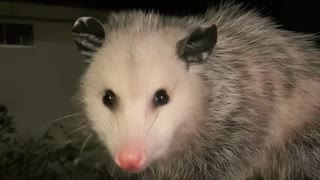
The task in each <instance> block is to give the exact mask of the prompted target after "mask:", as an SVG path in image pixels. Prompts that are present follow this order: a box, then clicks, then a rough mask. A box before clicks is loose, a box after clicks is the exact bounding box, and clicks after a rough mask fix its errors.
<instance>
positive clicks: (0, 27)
mask: <svg viewBox="0 0 320 180" xmlns="http://www.w3.org/2000/svg"><path fill="white" fill-rule="evenodd" d="M3 28H4V25H3V24H0V44H3V43H4V30H3Z"/></svg>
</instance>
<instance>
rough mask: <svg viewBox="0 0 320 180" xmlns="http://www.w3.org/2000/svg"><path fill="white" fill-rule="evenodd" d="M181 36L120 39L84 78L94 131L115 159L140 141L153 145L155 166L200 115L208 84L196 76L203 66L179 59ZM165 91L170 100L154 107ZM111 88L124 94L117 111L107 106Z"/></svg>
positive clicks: (150, 34) (116, 38)
mask: <svg viewBox="0 0 320 180" xmlns="http://www.w3.org/2000/svg"><path fill="white" fill-rule="evenodd" d="M118 34H121V33H118ZM181 38H182V37H179V36H175V35H174V33H172V34H171V35H170V34H167V33H166V32H157V33H155V32H152V31H150V32H146V33H143V34H140V35H139V34H135V36H133V35H132V34H125V33H124V34H121V36H116V35H114V36H111V37H109V38H108V41H107V42H106V44H105V46H104V47H102V49H101V50H100V51H99V52H98V53H97V54H96V55H95V56H94V58H93V60H92V63H91V64H90V66H89V68H88V70H87V72H86V73H85V75H84V78H83V85H82V87H83V95H82V97H83V101H84V103H85V104H86V111H87V114H88V116H89V120H90V121H91V122H92V125H93V128H94V129H95V130H96V132H97V133H98V135H99V137H100V139H101V140H102V142H103V143H104V144H105V145H106V146H107V148H108V149H109V151H110V152H111V154H112V155H113V156H115V154H116V153H117V151H118V150H119V148H120V146H121V145H123V143H125V142H126V141H130V140H133V139H134V138H135V137H139V138H142V139H143V140H144V141H145V143H146V145H147V152H148V155H147V159H148V162H149V163H151V162H152V161H154V160H155V159H158V158H160V157H164V156H165V154H166V153H167V152H168V150H169V147H170V146H171V145H172V142H173V136H174V134H175V133H176V131H177V128H178V127H181V126H183V125H184V123H187V122H189V121H190V120H193V117H194V113H195V112H199V109H200V104H201V102H202V101H201V100H202V97H203V96H204V95H203V94H204V93H203V92H204V90H203V89H202V88H203V86H202V84H201V83H202V81H200V79H199V76H196V75H195V72H197V68H196V69H194V70H193V69H192V71H188V70H187V69H186V67H185V64H184V63H183V62H182V60H180V59H178V57H177V55H176V51H175V50H176V47H175V45H176V42H177V41H178V40H179V39H181ZM198 69H199V67H198ZM161 88H164V89H166V90H167V92H168V94H169V97H170V100H169V103H168V104H167V105H165V106H162V107H159V108H157V109H154V108H153V106H152V98H153V95H154V93H155V92H156V91H157V90H158V89H161ZM106 89H112V90H113V91H114V92H115V93H116V94H117V95H118V96H119V107H117V108H116V110H115V111H110V110H109V109H108V108H107V107H106V106H105V105H104V104H103V102H102V97H103V95H104V91H105V90H106Z"/></svg>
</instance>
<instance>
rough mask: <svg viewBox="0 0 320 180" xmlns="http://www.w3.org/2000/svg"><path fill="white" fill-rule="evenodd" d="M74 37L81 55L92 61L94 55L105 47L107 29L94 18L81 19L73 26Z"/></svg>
mask: <svg viewBox="0 0 320 180" xmlns="http://www.w3.org/2000/svg"><path fill="white" fill-rule="evenodd" d="M72 36H73V40H74V42H75V43H76V46H77V48H78V50H79V51H80V53H81V55H82V56H83V57H84V58H85V59H87V60H91V57H92V54H93V53H95V52H96V51H97V49H99V48H100V47H102V45H103V42H104V39H105V29H104V26H103V24H102V23H101V22H100V21H99V20H97V19H95V18H93V17H80V18H78V19H77V20H76V21H75V23H74V25H73V28H72Z"/></svg>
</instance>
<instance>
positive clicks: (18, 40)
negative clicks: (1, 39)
mask: <svg viewBox="0 0 320 180" xmlns="http://www.w3.org/2000/svg"><path fill="white" fill-rule="evenodd" d="M5 30H6V32H5V33H6V41H7V44H10V45H32V44H33V29H32V25H28V24H6V29H5Z"/></svg>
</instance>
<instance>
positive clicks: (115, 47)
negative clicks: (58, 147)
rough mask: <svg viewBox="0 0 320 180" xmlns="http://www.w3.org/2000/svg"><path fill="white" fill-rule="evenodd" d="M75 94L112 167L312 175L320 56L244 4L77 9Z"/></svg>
mask: <svg viewBox="0 0 320 180" xmlns="http://www.w3.org/2000/svg"><path fill="white" fill-rule="evenodd" d="M72 34H73V38H74V42H75V44H76V47H77V49H78V50H79V52H80V53H81V55H82V57H83V58H84V59H85V60H86V61H87V62H88V66H87V67H86V69H85V71H84V73H83V75H82V77H81V80H80V83H79V84H80V85H79V86H80V91H79V100H80V102H81V103H82V104H83V110H84V113H85V114H86V116H87V119H88V122H89V123H90V125H91V128H92V129H93V131H94V132H95V133H96V134H97V137H98V138H99V141H100V142H101V143H102V144H103V145H104V146H105V149H106V153H108V154H110V155H111V157H112V158H113V161H114V163H115V165H116V166H117V167H119V168H120V169H122V170H123V171H124V172H129V173H132V174H136V175H138V177H139V179H146V180H193V179H198V180H213V179H218V180H220V179H222V180H244V179H248V180H249V179H265V180H276V179H279V180H293V179H320V52H319V49H318V47H317V46H316V43H315V40H316V38H317V36H316V35H314V34H302V33H298V32H294V31H290V30H285V29H284V28H281V27H280V25H278V23H277V22H275V21H274V20H273V19H272V18H270V17H266V16H262V15H261V13H260V12H259V11H258V10H256V9H253V10H244V9H243V5H241V4H223V5H221V6H216V7H215V6H213V7H209V8H208V10H207V11H206V12H205V13H204V14H202V15H194V16H187V17H181V16H169V15H165V14H160V13H159V12H156V11H143V10H139V9H136V10H123V11H117V12H116V11H113V12H110V13H108V14H107V13H106V19H105V20H104V21H101V20H99V19H96V18H95V17H79V19H77V20H76V21H75V23H74V26H73V30H72Z"/></svg>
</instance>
